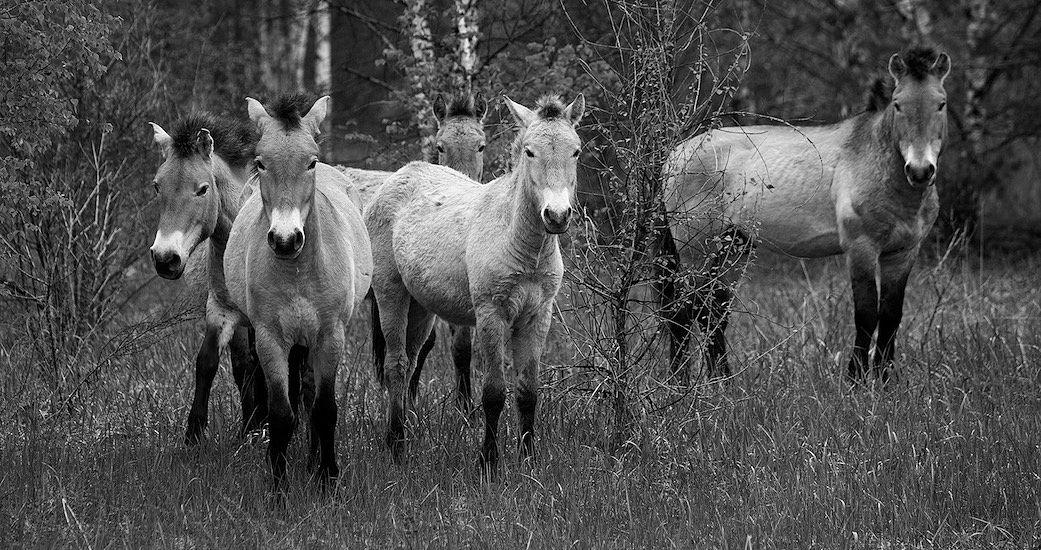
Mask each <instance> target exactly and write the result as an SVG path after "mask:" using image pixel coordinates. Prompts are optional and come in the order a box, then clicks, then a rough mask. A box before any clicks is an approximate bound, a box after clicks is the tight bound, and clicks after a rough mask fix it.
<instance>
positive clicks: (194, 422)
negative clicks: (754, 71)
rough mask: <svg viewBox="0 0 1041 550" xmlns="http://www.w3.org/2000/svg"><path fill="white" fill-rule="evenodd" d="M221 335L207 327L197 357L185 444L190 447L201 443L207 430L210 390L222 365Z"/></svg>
mask: <svg viewBox="0 0 1041 550" xmlns="http://www.w3.org/2000/svg"><path fill="white" fill-rule="evenodd" d="M219 335H220V329H219V328H217V327H207V328H206V336H205V337H204V338H203V340H202V346H200V347H199V353H198V355H197V356H196V357H195V394H194V396H193V397H192V408H191V410H190V411H189V413H188V429H187V431H186V433H185V436H184V442H185V443H186V444H188V445H195V444H197V443H198V442H199V441H201V440H202V438H203V434H204V432H205V430H206V424H207V420H208V418H207V417H208V414H209V411H208V409H209V403H210V388H212V387H213V378H214V376H216V375H217V367H218V366H219V365H220V349H219V345H218V344H219V342H218V337H219Z"/></svg>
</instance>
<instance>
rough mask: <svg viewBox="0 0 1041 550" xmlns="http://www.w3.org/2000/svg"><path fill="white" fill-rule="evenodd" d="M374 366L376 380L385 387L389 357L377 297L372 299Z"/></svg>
mask: <svg viewBox="0 0 1041 550" xmlns="http://www.w3.org/2000/svg"><path fill="white" fill-rule="evenodd" d="M371 325H372V364H373V367H374V371H373V372H374V374H375V375H376V380H378V381H379V383H380V386H382V385H383V363H384V361H385V360H386V357H387V341H386V340H384V339H383V327H382V326H381V325H380V307H379V305H378V304H377V303H376V297H375V296H373V297H372V323H371Z"/></svg>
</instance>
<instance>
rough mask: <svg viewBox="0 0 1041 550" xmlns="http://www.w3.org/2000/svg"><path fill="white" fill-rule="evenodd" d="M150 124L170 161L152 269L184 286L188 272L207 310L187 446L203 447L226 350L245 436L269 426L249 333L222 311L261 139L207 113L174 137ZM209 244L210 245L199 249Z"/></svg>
mask: <svg viewBox="0 0 1041 550" xmlns="http://www.w3.org/2000/svg"><path fill="white" fill-rule="evenodd" d="M149 124H150V125H151V127H152V132H153V139H154V141H155V143H156V144H157V145H158V146H159V148H160V150H161V151H162V154H163V163H162V165H161V166H160V167H159V169H158V170H157V171H156V175H155V178H154V182H153V185H154V187H155V192H156V195H157V196H158V197H159V202H160V210H161V212H160V214H159V224H158V229H157V230H156V235H155V241H154V242H153V244H152V247H151V249H150V253H151V258H152V262H153V265H154V266H155V271H156V273H157V274H158V275H159V276H160V277H163V278H164V279H178V278H180V277H181V276H182V274H185V272H187V275H186V276H185V278H186V279H187V280H188V282H189V284H188V286H189V288H190V289H191V290H192V292H193V293H195V292H197V291H199V290H201V291H202V294H203V295H204V296H205V304H206V315H205V326H206V331H205V337H204V339H203V341H202V345H201V346H200V347H199V352H198V354H197V356H196V360H195V394H194V397H193V399H192V407H191V411H190V412H189V413H188V426H187V429H186V432H185V442H186V443H187V444H188V445H195V444H197V443H198V442H199V441H200V440H201V439H202V438H203V434H204V432H205V429H206V424H207V417H208V412H207V409H208V405H209V397H210V389H211V387H212V386H213V378H214V376H215V375H216V374H217V368H218V366H219V364H220V355H221V351H222V350H224V349H225V348H227V347H229V344H230V355H231V363H232V372H233V374H234V378H235V384H236V385H237V386H238V388H239V393H240V396H241V405H242V429H241V431H240V435H242V434H245V433H248V432H249V431H252V430H255V429H258V428H259V427H260V426H262V425H263V422H264V421H265V419H266V416H267V403H266V401H267V396H266V391H265V387H264V380H263V373H261V372H260V370H259V369H257V368H256V362H255V361H254V360H253V357H252V355H253V354H252V350H251V347H250V345H249V334H248V331H247V330H246V329H243V328H240V329H238V330H236V328H235V325H234V323H233V322H232V319H233V318H234V314H233V313H231V312H228V311H227V310H226V309H225V308H224V307H223V306H222V304H223V303H224V302H225V301H226V300H224V299H222V297H223V296H226V294H227V287H226V286H225V284H224V252H225V248H226V246H227V242H228V235H229V233H230V231H231V226H232V223H233V222H234V220H235V217H236V215H237V214H238V211H239V207H240V206H241V200H240V196H241V194H242V190H243V188H244V186H245V181H246V179H247V175H248V171H249V163H250V162H251V161H252V160H253V156H254V147H255V146H256V141H257V137H258V136H257V134H256V132H255V131H254V130H253V128H252V126H251V125H249V124H248V123H245V122H239V121H235V120H231V119H226V118H218V117H215V116H213V115H210V114H206V113H199V114H194V115H189V116H187V117H184V118H182V119H180V120H178V121H177V122H175V123H174V125H173V127H172V129H173V135H171V134H168V133H167V132H166V130H164V129H163V128H162V126H160V125H159V124H156V123H154V122H150V123H149ZM204 241H209V246H208V247H204V248H201V249H199V248H198V247H199V245H200V244H202V243H203V242H204ZM201 297H202V296H200V298H201Z"/></svg>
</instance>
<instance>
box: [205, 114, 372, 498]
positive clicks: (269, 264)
mask: <svg viewBox="0 0 1041 550" xmlns="http://www.w3.org/2000/svg"><path fill="white" fill-rule="evenodd" d="M328 101H329V98H328V97H323V98H321V99H319V100H318V101H317V102H315V104H314V106H312V107H311V108H310V110H309V111H308V112H307V114H305V115H303V116H301V114H300V112H301V111H302V109H301V108H300V101H299V98H297V97H288V98H282V99H280V100H279V101H277V102H276V103H275V104H274V105H273V106H272V108H271V109H270V110H268V109H265V108H264V106H263V105H261V104H260V102H258V101H256V100H254V99H247V102H248V103H249V116H250V118H251V119H252V120H253V121H254V122H255V123H256V124H257V126H258V127H259V128H260V130H261V137H260V141H259V142H258V143H257V150H256V152H257V157H256V159H255V160H254V164H255V169H256V173H255V177H256V178H257V183H258V185H259V189H260V192H259V193H254V194H253V195H252V196H251V197H250V198H249V199H248V200H247V201H246V203H245V204H244V205H243V206H242V210H241V212H240V213H239V218H238V220H237V222H236V223H235V225H234V227H233V228H232V231H231V236H230V237H229V239H228V254H227V255H226V256H225V260H224V270H225V275H226V277H227V282H228V290H229V291H230V296H231V299H232V301H233V303H234V304H235V306H236V307H237V309H238V311H240V312H242V313H243V314H245V316H246V318H241V317H240V322H242V323H248V324H250V325H251V326H252V327H253V329H254V330H255V333H256V350H257V355H258V357H259V359H260V366H261V367H262V368H263V369H264V374H265V376H266V378H267V388H268V397H269V402H268V424H269V429H270V437H271V442H270V447H269V451H268V459H269V461H270V463H271V472H272V474H273V476H274V479H275V480H276V484H277V483H278V482H280V481H281V480H282V479H283V478H284V476H285V471H286V449H287V447H288V446H289V440H290V438H291V437H292V434H293V430H294V427H295V424H296V412H297V406H296V404H297V401H298V399H299V395H300V388H299V376H300V373H299V369H301V368H303V367H304V365H308V364H309V365H310V368H311V369H312V372H313V373H314V383H315V388H314V390H315V394H314V404H313V407H312V408H311V415H310V419H311V425H310V432H311V453H310V461H309V464H310V466H311V467H312V468H317V472H316V474H317V476H318V478H319V479H320V480H321V481H322V482H323V484H324V483H325V482H327V481H329V480H330V479H335V478H336V477H337V476H338V474H339V468H338V467H337V465H336V455H335V448H334V442H335V438H334V432H335V429H336V418H337V408H336V396H335V391H336V387H335V386H336V368H337V365H338V364H339V362H340V356H341V354H342V352H343V345H344V328H345V323H347V322H348V321H349V320H350V318H351V315H352V314H353V313H354V310H355V308H356V307H357V306H358V304H359V303H360V302H361V300H362V299H364V297H365V293H366V291H367V290H368V288H369V282H370V279H371V273H372V255H371V252H370V247H369V238H368V234H367V233H366V231H365V226H364V224H363V222H362V219H361V213H360V212H359V210H358V206H357V204H356V203H355V202H354V200H352V199H351V198H349V196H348V195H347V192H346V191H347V189H348V186H349V184H348V182H347V181H345V179H344V176H343V174H341V173H340V172H339V171H337V170H336V169H335V168H333V167H331V166H328V165H326V164H322V163H319V162H318V145H317V143H316V142H315V136H316V135H317V134H318V128H319V126H320V125H321V123H322V120H323V119H324V118H325V115H326V109H327V105H328ZM269 113H271V114H269Z"/></svg>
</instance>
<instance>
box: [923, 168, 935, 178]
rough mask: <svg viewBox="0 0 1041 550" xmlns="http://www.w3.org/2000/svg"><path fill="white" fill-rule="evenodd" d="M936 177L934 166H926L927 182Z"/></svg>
mask: <svg viewBox="0 0 1041 550" xmlns="http://www.w3.org/2000/svg"><path fill="white" fill-rule="evenodd" d="M934 175H936V167H935V166H933V165H932V164H930V165H929V166H926V167H925V179H927V180H928V179H932V177H933V176H934Z"/></svg>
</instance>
